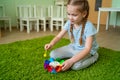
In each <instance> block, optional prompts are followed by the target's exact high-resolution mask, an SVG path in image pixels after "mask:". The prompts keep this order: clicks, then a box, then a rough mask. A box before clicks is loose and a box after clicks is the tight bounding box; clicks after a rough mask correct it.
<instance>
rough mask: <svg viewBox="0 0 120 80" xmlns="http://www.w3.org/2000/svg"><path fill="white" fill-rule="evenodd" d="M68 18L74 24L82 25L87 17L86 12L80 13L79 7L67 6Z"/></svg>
mask: <svg viewBox="0 0 120 80" xmlns="http://www.w3.org/2000/svg"><path fill="white" fill-rule="evenodd" d="M67 16H68V19H69V20H70V21H71V23H72V24H77V25H79V24H81V21H82V19H83V18H84V17H85V16H86V13H85V12H82V13H81V12H80V11H79V10H78V6H73V5H67Z"/></svg>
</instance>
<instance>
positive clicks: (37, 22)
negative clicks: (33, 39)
mask: <svg viewBox="0 0 120 80" xmlns="http://www.w3.org/2000/svg"><path fill="white" fill-rule="evenodd" d="M36 24H37V25H36V27H37V32H39V20H37V23H36Z"/></svg>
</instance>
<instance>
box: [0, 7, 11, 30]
mask: <svg viewBox="0 0 120 80" xmlns="http://www.w3.org/2000/svg"><path fill="white" fill-rule="evenodd" d="M0 21H3V23H4V26H5V29H6V28H7V24H8V26H9V31H10V32H11V31H12V28H11V18H10V17H8V16H6V14H5V6H4V5H0Z"/></svg>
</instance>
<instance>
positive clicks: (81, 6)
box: [67, 0, 89, 45]
mask: <svg viewBox="0 0 120 80" xmlns="http://www.w3.org/2000/svg"><path fill="white" fill-rule="evenodd" d="M67 5H73V6H78V10H79V11H80V12H81V13H82V12H85V11H86V13H87V14H86V16H85V17H84V18H83V19H82V31H81V36H80V40H79V43H80V45H81V44H82V35H83V33H84V28H85V24H86V21H87V18H88V15H89V3H88V1H87V0H68V3H67ZM70 32H71V42H73V41H74V36H73V24H71V26H70Z"/></svg>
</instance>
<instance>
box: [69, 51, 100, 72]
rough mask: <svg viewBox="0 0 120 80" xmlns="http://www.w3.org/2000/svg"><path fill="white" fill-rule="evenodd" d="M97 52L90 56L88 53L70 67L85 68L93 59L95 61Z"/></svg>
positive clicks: (75, 68)
mask: <svg viewBox="0 0 120 80" xmlns="http://www.w3.org/2000/svg"><path fill="white" fill-rule="evenodd" d="M98 56H99V55H98V53H96V54H95V55H93V56H91V55H90V54H89V55H88V56H87V57H85V58H84V59H82V60H80V61H78V62H76V63H75V64H74V65H73V66H72V67H71V68H72V69H73V70H80V69H83V68H86V67H88V66H90V65H91V64H93V63H94V62H95V61H97V59H98Z"/></svg>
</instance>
